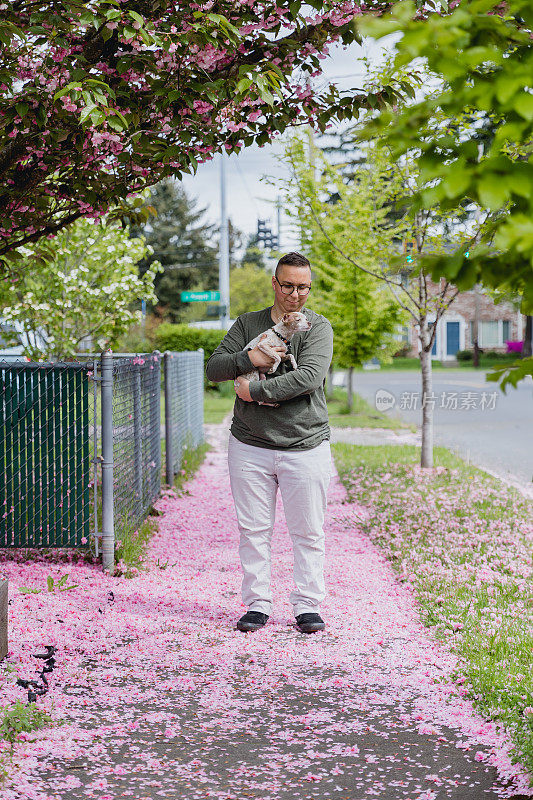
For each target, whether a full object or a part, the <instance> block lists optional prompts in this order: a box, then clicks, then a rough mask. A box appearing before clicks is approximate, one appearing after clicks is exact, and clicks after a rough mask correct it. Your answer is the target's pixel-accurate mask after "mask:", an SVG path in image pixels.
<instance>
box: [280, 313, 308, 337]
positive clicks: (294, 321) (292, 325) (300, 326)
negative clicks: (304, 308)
mask: <svg viewBox="0 0 533 800" xmlns="http://www.w3.org/2000/svg"><path fill="white" fill-rule="evenodd" d="M281 322H283V324H284V325H285V327H286V328H288V329H289V330H290V331H291V332H292V333H297V331H308V330H309V328H310V327H311V323H310V322H309V320H308V319H307V317H306V316H305V314H303V313H302V312H301V311H289V313H288V314H284V315H283V316H282V318H281Z"/></svg>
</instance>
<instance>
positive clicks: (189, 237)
mask: <svg viewBox="0 0 533 800" xmlns="http://www.w3.org/2000/svg"><path fill="white" fill-rule="evenodd" d="M146 205H147V206H148V207H151V208H153V210H154V211H155V214H154V215H153V216H151V217H150V218H149V219H148V221H147V222H146V224H144V225H143V226H142V227H137V228H133V229H132V235H133V236H137V235H139V234H142V235H143V236H144V237H145V239H146V241H147V243H148V244H149V245H150V247H151V248H152V250H153V254H152V255H150V256H147V257H146V258H144V259H143V261H142V262H141V264H140V265H139V269H140V274H141V275H142V274H143V273H144V272H145V271H146V270H147V269H148V268H149V266H150V263H151V262H152V261H153V260H154V259H156V260H158V261H159V262H160V263H161V264H162V266H163V272H162V273H159V274H158V275H157V276H156V279H155V294H156V296H157V297H156V301H155V302H157V304H158V306H159V312H160V313H161V314H163V315H164V316H165V317H167V318H168V320H169V321H170V322H179V321H180V320H181V318H182V312H183V311H184V309H185V307H186V306H184V304H183V303H182V302H181V299H180V293H181V292H182V291H186V290H190V289H214V288H215V287H216V286H218V247H217V241H216V226H215V225H210V224H208V223H205V222H203V221H202V217H203V216H204V215H205V209H204V208H197V203H196V201H194V200H191V199H190V198H189V197H188V196H187V194H186V192H185V190H184V188H183V187H182V186H181V185H180V184H179V183H177V182H176V181H173V180H170V179H168V180H165V181H161V183H159V184H157V185H156V186H154V187H153V188H152V190H151V192H150V195H149V197H148V198H147V199H146ZM153 305H154V304H152V308H153Z"/></svg>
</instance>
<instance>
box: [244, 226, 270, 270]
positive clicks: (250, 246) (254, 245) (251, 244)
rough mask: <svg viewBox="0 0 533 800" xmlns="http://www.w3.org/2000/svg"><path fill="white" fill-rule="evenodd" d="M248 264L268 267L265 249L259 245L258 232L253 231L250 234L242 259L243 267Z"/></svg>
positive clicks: (262, 267)
mask: <svg viewBox="0 0 533 800" xmlns="http://www.w3.org/2000/svg"><path fill="white" fill-rule="evenodd" d="M247 264H253V265H254V266H256V267H259V268H260V269H266V264H265V254H264V251H263V249H262V248H261V247H260V246H259V239H258V238H257V234H256V233H252V234H250V235H249V236H248V240H247V242H246V249H245V251H244V254H243V256H242V259H241V267H244V266H246V265H247Z"/></svg>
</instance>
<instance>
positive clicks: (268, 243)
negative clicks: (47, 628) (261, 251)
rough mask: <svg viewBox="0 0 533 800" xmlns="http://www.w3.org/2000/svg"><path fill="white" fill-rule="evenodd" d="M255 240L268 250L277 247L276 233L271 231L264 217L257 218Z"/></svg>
mask: <svg viewBox="0 0 533 800" xmlns="http://www.w3.org/2000/svg"><path fill="white" fill-rule="evenodd" d="M257 241H258V242H261V243H262V245H263V247H265V248H268V249H269V250H272V249H273V248H276V247H278V244H279V243H278V237H277V234H275V233H272V229H271V227H270V223H269V222H268V221H267V220H266V219H258V220H257Z"/></svg>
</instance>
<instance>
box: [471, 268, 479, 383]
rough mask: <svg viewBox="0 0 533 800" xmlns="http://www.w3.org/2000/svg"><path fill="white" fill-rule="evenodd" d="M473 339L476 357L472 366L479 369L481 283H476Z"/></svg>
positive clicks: (474, 356)
mask: <svg viewBox="0 0 533 800" xmlns="http://www.w3.org/2000/svg"><path fill="white" fill-rule="evenodd" d="M472 327H473V331H472V334H473V336H472V338H473V340H474V341H473V342H472V344H473V349H474V355H473V358H472V365H473V366H474V367H476V368H477V367H479V283H476V286H475V289H474V324H473V326H472Z"/></svg>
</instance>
